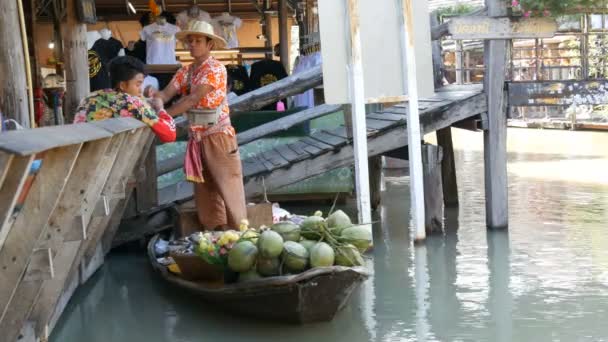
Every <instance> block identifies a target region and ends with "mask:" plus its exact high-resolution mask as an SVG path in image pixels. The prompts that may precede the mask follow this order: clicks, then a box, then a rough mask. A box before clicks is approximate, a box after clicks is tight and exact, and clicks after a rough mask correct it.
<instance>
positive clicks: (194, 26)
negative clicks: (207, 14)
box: [175, 20, 226, 49]
mask: <svg viewBox="0 0 608 342" xmlns="http://www.w3.org/2000/svg"><path fill="white" fill-rule="evenodd" d="M189 35H198V36H205V37H207V38H210V39H212V40H213V41H214V42H215V46H214V48H215V49H223V48H224V47H225V46H226V40H224V38H222V37H220V36H218V35H216V34H215V31H214V30H213V26H212V25H211V24H210V23H208V22H206V21H202V20H191V21H190V22H189V23H188V27H187V28H186V29H185V30H183V31H179V32H178V33H177V34H175V37H176V38H177V39H179V40H185V39H186V37H188V36H189Z"/></svg>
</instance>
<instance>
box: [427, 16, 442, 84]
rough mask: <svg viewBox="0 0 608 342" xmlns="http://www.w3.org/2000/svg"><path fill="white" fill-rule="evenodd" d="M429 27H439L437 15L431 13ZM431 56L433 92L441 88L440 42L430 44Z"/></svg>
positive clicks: (435, 41)
mask: <svg viewBox="0 0 608 342" xmlns="http://www.w3.org/2000/svg"><path fill="white" fill-rule="evenodd" d="M430 20H431V27H435V26H437V25H439V14H437V12H432V13H431V16H430ZM431 47H432V51H433V52H432V54H433V79H434V83H435V90H437V89H439V88H441V87H443V70H444V64H443V51H442V47H441V41H439V40H434V41H432V42H431Z"/></svg>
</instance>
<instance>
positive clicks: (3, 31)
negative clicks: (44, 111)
mask: <svg viewBox="0 0 608 342" xmlns="http://www.w3.org/2000/svg"><path fill="white" fill-rule="evenodd" d="M0 13H2V16H3V18H2V20H0V46H1V47H2V49H0V112H2V116H3V118H4V119H13V120H15V121H17V122H18V123H19V124H20V125H22V126H24V127H30V125H31V123H30V114H29V110H28V97H27V95H28V91H27V80H26V71H25V68H26V65H25V59H24V53H23V40H22V39H27V38H26V37H21V33H20V32H21V30H20V26H19V15H18V8H17V1H0ZM28 67H29V66H28Z"/></svg>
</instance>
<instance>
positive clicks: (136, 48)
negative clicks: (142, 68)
mask: <svg viewBox="0 0 608 342" xmlns="http://www.w3.org/2000/svg"><path fill="white" fill-rule="evenodd" d="M125 53H126V54H127V56H131V57H135V58H137V59H139V60H140V61H141V62H142V63H146V42H144V41H143V40H141V39H140V40H138V41H136V42H135V43H134V44H133V49H126V51H125Z"/></svg>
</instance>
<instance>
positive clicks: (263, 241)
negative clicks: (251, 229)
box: [258, 230, 283, 258]
mask: <svg viewBox="0 0 608 342" xmlns="http://www.w3.org/2000/svg"><path fill="white" fill-rule="evenodd" d="M258 248H259V250H260V255H261V256H262V257H263V258H276V257H278V256H279V255H281V252H283V237H281V234H279V233H277V232H275V231H274V230H267V231H265V232H263V233H262V234H260V237H259V238H258Z"/></svg>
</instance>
